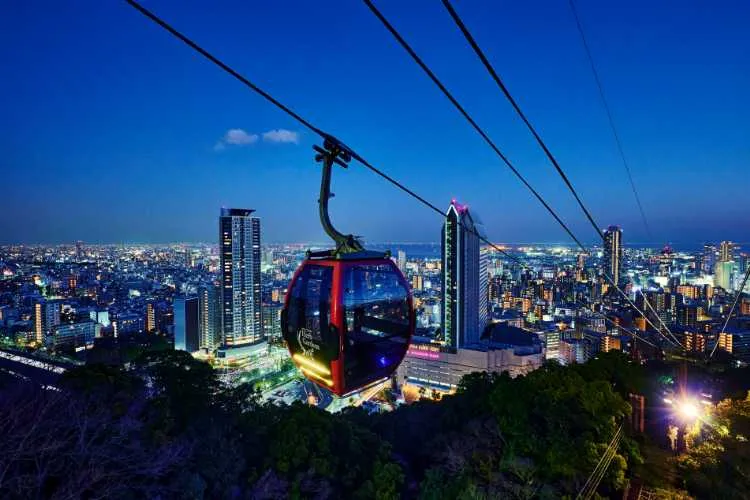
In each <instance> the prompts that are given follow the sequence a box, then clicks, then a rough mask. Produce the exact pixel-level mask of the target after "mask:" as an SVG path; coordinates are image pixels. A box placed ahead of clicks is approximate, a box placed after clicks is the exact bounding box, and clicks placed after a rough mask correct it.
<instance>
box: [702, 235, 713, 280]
mask: <svg viewBox="0 0 750 500" xmlns="http://www.w3.org/2000/svg"><path fill="white" fill-rule="evenodd" d="M715 265H716V245H714V244H712V243H706V244H705V245H703V255H702V259H701V271H702V272H704V273H705V274H711V273H713V271H714V266H715Z"/></svg>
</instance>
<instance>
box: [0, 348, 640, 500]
mask: <svg viewBox="0 0 750 500" xmlns="http://www.w3.org/2000/svg"><path fill="white" fill-rule="evenodd" d="M619 370H623V373H624V374H625V375H624V376H623V375H622V374H621V373H620V371H619ZM637 379H638V373H637V369H633V368H632V367H631V366H630V365H629V364H628V363H627V360H623V359H621V358H618V357H616V356H602V357H601V358H600V359H599V360H597V362H595V363H593V364H591V365H590V366H589V365H584V366H580V367H561V366H558V365H549V366H545V367H543V368H542V369H540V370H537V371H536V372H533V373H531V374H529V375H527V376H525V377H519V378H515V379H512V378H510V377H509V376H508V375H507V374H503V375H497V374H486V373H476V374H472V375H469V376H467V377H465V378H464V379H463V381H462V383H461V385H460V387H459V390H458V392H457V394H455V395H454V396H448V397H444V398H442V400H441V401H440V402H436V401H432V400H430V399H428V398H425V399H424V400H422V401H419V402H417V403H414V404H412V405H409V406H405V407H401V408H399V409H397V410H396V411H393V412H390V413H383V414H377V415H367V413H366V412H365V411H363V410H362V409H349V410H347V411H344V412H342V413H340V414H337V415H331V414H328V413H326V412H323V411H320V410H318V409H317V408H314V407H310V406H306V405H303V404H299V403H297V404H294V405H291V406H274V405H270V404H262V403H261V402H260V400H259V398H258V393H257V392H256V391H255V390H254V386H253V384H249V383H248V384H244V385H239V386H236V387H231V388H228V387H224V386H222V384H221V383H220V382H219V380H218V379H217V377H216V374H215V372H214V371H213V370H212V369H211V367H210V366H209V365H207V364H205V363H202V362H200V361H197V360H195V359H194V358H192V357H191V356H190V355H188V354H186V353H184V352H181V351H152V352H147V353H145V354H143V355H141V356H140V357H139V358H137V359H136V360H135V361H134V362H133V363H132V364H131V367H130V369H129V370H127V371H126V370H123V369H121V368H116V367H111V366H104V365H89V366H86V367H81V368H77V369H74V370H70V371H69V372H68V373H67V374H66V375H65V377H63V379H62V380H61V384H60V387H61V388H62V391H63V392H61V393H48V394H46V393H44V392H42V391H36V392H32V393H31V394H30V395H29V396H28V397H29V398H31V401H30V402H29V403H28V404H25V405H24V404H19V403H18V401H19V400H10V399H7V398H3V399H0V425H5V426H6V427H3V428H2V429H0V431H5V430H6V429H7V430H9V432H4V433H3V436H2V437H0V439H2V440H3V441H0V446H4V448H3V449H4V450H5V449H7V450H12V453H10V454H9V455H8V456H7V457H6V458H4V459H2V460H0V466H2V471H5V472H4V474H5V477H6V480H5V481H4V482H2V481H1V480H0V496H2V497H11V498H12V497H19V498H20V497H40V496H43V497H56V496H57V497H64V496H68V497H77V496H99V493H92V492H91V491H90V490H89V489H85V488H91V486H86V487H84V486H82V485H83V484H84V483H85V482H86V481H88V482H90V483H91V484H92V485H95V487H96V488H100V486H99V484H100V483H99V482H97V481H101V485H102V486H101V491H102V492H106V494H105V495H104V496H107V497H110V498H123V497H138V496H143V497H157V496H160V497H162V498H167V497H168V498H228V497H234V498H241V497H246V498H358V499H365V498H376V499H382V500H391V499H398V498H404V497H406V498H409V497H419V498H423V499H443V498H445V499H448V498H451V499H453V498H462V499H482V498H499V497H503V498H505V497H507V498H559V497H563V496H566V495H568V496H571V495H575V493H577V491H578V489H579V488H580V487H581V485H582V484H583V482H584V481H585V480H586V478H587V477H588V475H589V473H590V472H591V471H592V470H593V468H594V466H595V465H596V463H597V461H598V460H599V457H600V456H601V454H602V453H603V452H604V450H605V449H606V447H607V444H608V443H609V440H610V439H611V437H612V435H613V433H614V432H615V429H616V428H617V426H618V425H619V422H620V421H621V420H622V419H623V417H625V416H626V415H627V413H628V411H629V408H628V405H627V404H626V403H625V401H624V399H623V397H622V394H625V393H626V392H627V391H630V390H633V389H634V386H633V384H634V381H636V380H637ZM14 412H15V413H14ZM26 412H33V414H34V415H37V414H38V415H42V416H44V418H42V417H41V416H40V417H39V418H36V417H34V418H27V419H24V418H22V416H23V415H24V414H25V413H26ZM9 414H13V415H15V417H14V418H13V419H12V422H15V423H14V424H13V425H16V426H19V425H20V426H21V427H19V428H18V429H21V430H18V429H16V428H14V427H12V426H10V427H8V424H7V423H4V422H6V420H7V419H6V420H2V418H4V417H5V415H9ZM58 415H59V417H58ZM89 415H90V416H91V417H92V418H91V420H88V416H89ZM53 416H54V418H53ZM84 421H85V424H82V422H84ZM14 429H16V430H14ZM56 429H59V433H57V434H56ZM30 434H33V435H34V439H31V440H30V441H27V442H26V443H27V444H26V445H24V446H21V443H22V441H21V440H22V439H24V436H29V435H30ZM37 434H38V435H37ZM26 439H28V437H27V438H26ZM77 440H78V441H82V442H87V443H90V444H89V447H88V448H86V447H83V448H81V447H78V448H76V446H78V445H77V444H76V443H77ZM51 442H52V443H53V444H50V443H51ZM67 447H72V448H75V449H76V453H78V455H76V454H70V453H61V450H63V449H66V448H67ZM48 449H49V450H50V451H49V453H47V450H48ZM13 450H15V451H13ZM87 454H91V455H90V456H89V455H87ZM101 454H107V458H106V459H102V458H101ZM35 455H38V456H40V457H41V462H40V463H39V464H37V465H34V466H33V467H32V465H30V464H32V463H33V462H34V461H33V460H29V457H32V456H35ZM637 459H638V454H637V446H635V445H634V444H633V443H632V442H630V441H628V439H627V438H626V439H624V440H623V444H622V446H621V447H620V450H619V452H618V455H617V456H616V458H615V460H613V462H612V465H611V466H610V469H609V471H608V473H607V475H606V476H605V477H604V479H603V482H602V485H603V488H604V489H605V491H614V490H615V489H617V488H619V487H621V486H622V485H623V483H624V481H625V479H624V478H625V471H626V469H627V467H628V462H631V463H632V462H633V461H634V460H637ZM97 460H98V461H101V462H102V465H106V466H107V470H108V471H110V472H108V474H104V473H103V472H101V471H100V469H99V468H98V462H97ZM134 463H137V466H136V465H134ZM80 464H84V468H83V469H81V470H78V468H79V466H80ZM34 467H35V468H34ZM92 474H94V476H91V475H92ZM7 478H12V480H11V481H8V480H7ZM84 480H85V481H84ZM76 488H78V489H76Z"/></svg>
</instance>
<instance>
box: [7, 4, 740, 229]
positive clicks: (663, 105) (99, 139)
mask: <svg viewBox="0 0 750 500" xmlns="http://www.w3.org/2000/svg"><path fill="white" fill-rule="evenodd" d="M145 5H146V6H147V7H148V8H150V9H153V10H154V11H155V12H156V13H157V14H158V15H161V16H162V17H164V18H165V19H166V20H167V21H169V22H171V23H172V24H173V25H174V26H176V27H177V28H178V29H180V30H181V31H183V32H184V33H186V34H187V35H188V36H191V37H193V38H194V39H196V40H197V41H198V42H199V43H201V44H202V45H203V46H205V47H206V48H207V49H208V50H210V51H212V52H214V53H215V54H216V55H218V56H219V57H220V58H222V59H224V60H225V61H226V62H227V63H229V64H230V65H232V66H234V67H235V68H236V69H237V70H239V71H240V72H241V73H243V74H245V75H246V76H247V77H248V78H250V79H251V80H253V81H255V82H256V83H257V84H258V85H260V86H261V87H263V88H265V89H266V90H267V91H269V92H270V93H271V94H273V95H275V96H276V97H277V98H278V99H280V100H281V101H283V102H285V103H287V104H288V105H290V106H291V107H293V108H295V109H296V110H297V111H298V112H299V113H300V114H302V115H303V116H305V117H307V118H308V119H309V120H311V121H312V122H313V123H315V124H317V125H318V126H319V127H321V128H323V129H325V130H328V131H329V132H331V133H333V134H335V135H337V136H338V137H340V138H341V139H343V140H344V141H345V142H347V143H348V144H349V145H351V146H352V147H353V148H354V149H355V150H357V151H358V152H359V153H360V154H361V155H363V156H364V157H365V158H367V159H369V160H370V161H371V162H372V163H374V164H375V165H377V166H379V167H380V168H382V169H383V170H385V171H386V172H388V173H390V174H392V175H393V176H395V177H396V178H398V179H400V180H401V181H402V182H404V183H405V184H406V185H408V186H409V187H411V188H413V189H414V190H416V191H417V192H419V193H421V194H423V195H424V196H425V197H426V198H427V199H429V200H430V201H432V202H433V203H435V204H437V205H439V206H441V207H443V206H446V207H447V204H448V203H449V201H450V199H451V198H452V197H456V198H458V199H459V200H461V201H464V202H466V203H468V204H469V205H470V207H471V209H473V210H476V211H477V212H478V213H479V214H480V215H481V217H482V219H483V220H484V222H485V224H486V228H487V232H488V235H489V236H490V238H492V239H493V240H495V241H498V242H522V241H528V242H567V241H568V240H567V239H566V236H565V234H564V233H563V232H562V230H561V229H559V228H558V227H557V226H556V224H555V222H554V221H553V220H552V219H551V217H550V216H549V215H548V214H547V213H546V212H545V211H544V209H543V208H542V207H541V206H540V205H539V204H538V202H536V201H535V200H534V199H532V197H531V195H530V194H529V193H528V192H527V191H526V190H525V189H524V188H523V186H521V185H520V183H519V182H518V181H517V180H516V179H515V178H514V177H513V176H512V174H511V173H510V172H509V170H508V169H507V168H506V167H505V166H503V165H502V164H501V163H500V161H499V160H498V159H497V158H496V157H495V156H494V154H493V153H492V152H491V150H490V149H489V148H488V147H487V146H486V145H485V144H484V143H483V142H482V141H481V139H480V138H479V137H478V136H477V135H476V134H475V133H474V132H473V130H471V129H470V128H469V126H468V124H466V123H465V122H464V121H463V118H462V117H461V116H460V115H459V114H458V113H457V112H456V111H455V110H454V109H453V108H452V106H451V105H450V103H449V102H448V101H447V100H446V99H445V98H444V97H443V96H442V95H441V94H440V93H439V91H438V90H437V88H435V87H434V86H433V84H432V83H431V82H429V81H428V80H427V78H426V76H425V75H424V74H423V73H422V72H421V70H420V69H419V68H418V67H417V66H416V65H415V64H414V63H413V62H412V60H411V59H410V58H409V57H408V56H407V54H406V53H405V52H404V51H403V49H401V48H400V47H399V46H398V45H397V44H396V43H395V41H394V40H393V39H392V37H391V36H390V35H389V34H388V33H387V32H386V31H385V29H384V28H383V27H382V25H381V24H380V23H379V21H378V20H377V19H376V18H375V17H374V16H373V15H372V14H371V13H370V12H369V10H368V9H367V8H366V7H365V5H364V4H363V3H361V2H358V1H343V0H340V1H326V2H310V1H291V2H290V1H285V2H268V1H265V2H257V1H236V2H228V1H220V2H208V1H202V2H196V1H176V0H175V1H167V0H158V1H157V0H148V1H146V2H145ZM377 5H378V6H379V7H380V8H381V10H382V11H383V12H384V14H385V15H386V16H388V17H389V19H390V20H391V22H393V23H394V24H395V26H396V27H397V29H399V30H400V31H401V32H402V34H403V35H404V36H405V37H406V38H407V40H408V41H410V42H411V43H412V44H413V46H414V47H415V49H416V50H417V51H418V53H420V55H422V57H423V58H424V59H425V60H426V62H427V63H428V64H429V65H430V66H431V67H432V68H433V70H434V71H435V72H436V73H437V74H438V76H439V77H441V78H442V79H443V80H444V82H445V83H446V85H447V86H448V87H449V89H451V90H452V91H453V92H454V94H455V95H456V96H457V97H458V98H459V100H461V101H462V102H463V103H464V105H465V106H466V108H467V109H468V110H469V112H471V113H472V114H473V115H474V116H475V118H476V119H477V121H478V122H479V123H480V124H481V125H482V126H483V127H485V129H486V130H487V131H488V132H489V133H490V135H491V136H492V137H493V138H494V140H495V142H496V143H497V144H498V145H499V146H500V147H501V149H503V151H504V152H505V153H506V154H507V155H508V156H509V157H510V159H511V160H512V161H513V162H514V163H515V164H516V166H517V167H518V168H519V170H521V172H522V173H523V174H524V175H526V176H527V178H529V179H530V180H531V182H532V184H534V185H535V186H536V187H537V188H538V189H539V190H540V191H541V192H542V193H543V195H544V196H545V197H547V198H548V200H549V201H550V203H551V204H552V205H553V206H554V207H555V208H556V209H557V210H558V211H559V212H560V214H561V215H562V217H563V219H565V220H566V221H569V223H570V225H571V227H572V228H573V230H574V232H575V233H576V234H578V235H579V237H580V238H581V239H582V240H584V241H588V242H593V241H595V233H594V232H593V229H592V228H591V227H590V226H588V225H587V222H586V220H585V218H584V216H583V214H582V213H581V212H580V210H579V209H578V208H577V206H576V205H575V202H574V200H572V198H571V196H570V194H569V193H568V192H567V191H566V189H565V187H564V186H563V184H562V182H561V181H560V179H559V178H558V177H557V175H556V174H555V173H554V170H553V169H552V166H551V165H550V164H549V163H548V162H547V161H546V158H545V157H544V155H543V153H542V152H541V151H540V150H539V148H538V147H537V146H536V144H535V143H534V142H533V139H532V138H531V136H530V135H529V134H528V132H527V131H526V129H525V128H524V126H523V124H522V123H520V121H519V120H518V119H517V117H516V116H515V114H514V113H513V111H512V109H511V108H510V105H509V104H508V103H507V102H506V101H505V99H504V98H503V96H502V95H501V94H500V93H499V91H498V90H497V88H496V87H495V85H494V83H493V82H492V81H491V80H490V78H489V76H488V75H487V73H486V72H485V70H484V68H483V67H482V66H481V64H480V63H479V61H478V60H477V58H476V57H475V56H474V54H473V52H471V50H470V48H469V47H468V46H467V44H466V42H465V41H464V39H463V37H462V36H461V34H460V33H459V31H458V30H457V29H456V27H455V26H454V25H453V23H452V21H451V20H450V18H449V16H448V14H447V13H446V12H445V10H444V9H443V7H442V5H441V3H440V2H439V1H438V0H430V1H426V0H415V1H408V2H404V1H395V0H380V1H378V2H377ZM577 5H578V11H579V14H580V16H581V21H582V23H583V24H584V28H585V29H586V32H587V35H588V38H589V43H590V45H591V48H592V52H593V55H594V58H595V60H596V62H597V64H598V69H599V73H600V75H601V78H602V81H603V84H604V87H605V91H606V93H607V96H608V98H609V102H610V106H611V108H612V111H613V114H614V117H615V120H616V123H617V125H618V129H619V133H620V136H621V138H622V141H623V144H624V147H625V152H626V155H627V157H628V159H629V161H630V165H631V169H632V171H633V175H634V177H635V180H636V182H637V185H638V186H639V190H640V194H641V198H642V201H643V204H644V207H645V210H646V215H647V216H648V218H649V221H650V223H651V226H652V230H653V233H654V236H655V240H657V242H667V241H671V242H673V243H687V242H696V241H703V240H718V239H733V240H739V241H748V240H750V238H748V230H749V229H750V218H749V217H748V209H749V208H750V200H749V198H748V195H747V192H748V172H750V168H749V167H750V120H748V117H750V92H748V90H750V30H748V29H747V25H748V21H749V20H750V2H747V1H746V0H717V1H710V2H708V1H705V0H700V1H699V0H679V1H678V0H665V1H657V2H654V1H651V0H635V1H630V0H628V1H624V0H623V1H619V0H618V1H598V0H579V1H578V3H577ZM455 7H456V9H457V10H458V11H459V13H460V14H461V15H462V17H463V18H464V21H465V22H466V23H467V25H468V27H469V28H470V29H471V30H472V31H473V33H474V35H475V37H476V38H477V40H478V41H479V43H480V44H481V45H482V47H483V48H484V49H485V51H486V53H487V54H488V56H489V57H490V59H491V61H492V62H493V63H494V64H495V67H496V68H497V69H498V71H499V73H500V74H501V76H502V77H503V78H504V80H505V82H506V84H507V85H508V87H509V88H510V90H511V92H512V93H513V94H514V95H515V97H516V99H517V100H518V101H519V103H520V105H521V107H522V108H523V109H524V111H525V112H526V113H527V115H528V116H529V117H530V119H531V121H532V123H534V124H535V126H536V127H537V129H538V130H539V131H540V133H541V135H542V137H543V138H544V139H545V141H546V142H547V143H548V145H549V146H550V148H551V149H552V151H553V152H554V153H555V155H556V156H557V158H558V160H559V161H560V163H561V165H562V166H563V168H564V169H565V170H566V171H567V173H568V175H569V176H570V178H571V180H572V182H573V184H574V185H575V186H576V187H577V188H578V190H579V192H580V194H581V196H582V198H583V200H584V202H585V203H586V204H587V206H588V207H589V208H590V210H591V211H592V212H593V214H594V216H595V218H596V219H597V220H598V222H599V224H600V225H601V226H607V225H609V224H619V225H621V226H623V228H624V232H625V239H626V242H628V241H629V242H643V241H646V240H647V237H646V233H645V230H644V228H643V224H642V222H641V220H640V216H639V214H638V211H637V207H636V204H635V200H634V198H633V195H632V193H631V190H630V186H629V185H628V183H627V178H626V176H625V171H624V168H623V167H622V164H621V162H620V159H619V156H618V155H617V153H616V149H615V144H614V140H613V138H612V135H611V132H610V130H609V127H608V124H607V121H606V115H605V113H604V110H603V108H602V106H601V104H600V101H599V97H598V94H597V90H596V86H595V83H594V80H593V77H592V74H591V71H590V69H589V66H588V62H587V60H586V57H585V53H584V51H583V47H582V45H581V42H580V38H579V35H578V32H577V31H576V27H575V24H574V20H573V17H572V14H571V12H570V10H569V7H568V3H567V0H544V1H542V0H529V1H515V2H511V1H491V2H489V1H487V2H470V1H467V0H463V1H459V0H456V1H455ZM326 27H327V28H326ZM0 62H1V63H0V64H2V78H0V109H2V113H0V117H1V118H0V149H1V150H2V156H1V157H0V171H1V172H2V179H3V186H4V189H3V194H2V198H0V200H2V201H1V202H0V242H1V243H9V242H29V243H32V242H34V243H57V242H70V241H73V240H76V239H81V240H84V241H87V242H169V241H213V240H215V239H216V238H217V233H218V225H217V216H218V212H219V208H220V207H221V206H236V207H246V208H254V209H256V210H257V213H258V215H259V216H260V217H262V219H263V238H264V240H265V241H266V242H274V241H307V240H316V241H322V240H323V233H322V230H321V229H320V227H319V224H318V221H317V210H316V200H317V194H318V187H319V186H318V183H319V168H318V167H317V166H316V164H314V163H313V160H312V150H311V146H312V144H313V143H314V142H315V141H316V137H314V136H313V135H312V134H311V133H309V132H306V131H304V130H302V128H301V126H299V125H298V124H297V123H295V122H294V121H293V120H292V119H291V118H289V117H287V116H286V115H284V114H282V113H281V112H280V111H278V110H277V109H276V108H274V107H272V106H271V105H270V104H268V103H267V102H265V101H264V100H262V99H261V98H259V97H258V96H256V95H255V94H253V93H251V92H250V91H249V90H247V89H246V88H245V87H243V86H242V85H240V84H239V83H238V82H236V81H235V80H233V79H232V78H231V77H229V76H228V75H226V74H225V73H223V72H221V71H220V70H218V69H217V68H216V67H214V66H213V65H211V64H210V63H208V62H207V61H205V60H204V59H202V58H201V57H200V56H198V55H197V54H195V53H194V52H192V51H191V50H189V49H188V48H187V47H186V46H184V45H183V44H182V43H181V42H179V41H177V40H176V39H174V38H172V37H171V36H170V35H168V34H167V33H166V32H164V31H163V30H161V29H160V28H158V27H157V26H156V25H154V24H153V23H151V22H150V21H148V20H147V19H146V18H144V17H143V16H141V15H140V14H139V13H137V12H136V11H135V10H133V9H132V8H131V7H129V6H128V5H127V4H125V3H124V2H120V1H106V2H101V1H94V0H88V1H83V0H81V1H69V2H53V1H21V0H11V1H10V2H5V5H4V8H3V14H2V16H1V17H0ZM232 129H241V131H239V130H235V131H234V132H229V131H230V130H232ZM278 130H282V131H290V132H292V133H286V132H281V133H279V132H278ZM269 131H277V132H275V133H271V134H268V135H266V136H264V135H263V134H264V133H267V132H269ZM295 138H296V139H297V142H296V143H295V142H290V140H291V139H295ZM333 190H334V191H335V192H336V194H337V196H336V198H335V199H334V200H332V218H333V220H334V223H335V224H336V225H337V226H340V229H342V230H344V231H352V232H355V233H357V234H362V235H364V236H365V237H366V238H367V239H368V240H369V241H414V242H418V241H437V240H438V237H439V236H438V235H439V231H440V226H441V221H440V218H439V217H438V216H437V215H436V214H434V213H432V212H430V211H429V210H427V209H426V208H424V207H422V206H421V205H419V204H418V203H417V202H416V201H415V200H412V199H410V198H407V197H406V196H405V195H403V194H402V193H400V192H398V191H397V190H396V189H395V188H393V187H392V186H390V185H389V184H387V183H385V182H384V181H382V180H380V179H379V178H377V177H376V176H375V175H374V174H372V173H370V172H369V171H367V170H366V169H364V168H363V167H361V166H358V165H357V164H353V165H352V167H351V168H350V169H349V170H348V171H341V170H339V171H336V172H335V173H334V185H333Z"/></svg>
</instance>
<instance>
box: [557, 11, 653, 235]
mask: <svg viewBox="0 0 750 500" xmlns="http://www.w3.org/2000/svg"><path fill="white" fill-rule="evenodd" d="M568 3H569V5H570V10H571V12H573V17H574V18H575V21H576V27H577V28H578V33H579V34H580V35H581V42H582V44H583V49H584V51H585V52H586V58H587V59H588V61H589V66H590V67H591V73H592V74H593V75H594V81H595V82H596V87H597V88H598V89H599V97H600V99H601V102H602V106H603V107H604V111H605V113H606V114H607V120H608V121H609V128H610V129H611V130H612V136H613V137H614V138H615V144H616V146H617V152H618V154H619V155H620V159H621V160H622V165H623V166H624V167H625V172H626V173H627V174H628V180H629V181H630V187H631V188H632V190H633V196H634V197H635V202H636V204H637V205H638V211H639V212H640V213H641V219H642V220H643V226H644V227H645V228H646V234H647V236H648V238H649V240H652V242H653V239H654V237H653V234H652V233H651V226H650V225H649V223H648V219H646V212H645V211H644V210H643V204H642V203H641V197H640V196H639V195H638V189H636V186H635V181H634V180H633V174H632V172H631V171H630V165H629V164H628V161H627V159H626V158H625V151H624V150H623V147H622V141H620V134H618V133H617V127H615V120H614V118H613V116H612V110H611V109H610V107H609V103H608V102H607V98H606V97H605V94H604V86H603V85H602V81H601V78H599V72H598V71H597V69H596V64H594V57H593V56H592V55H591V49H590V48H589V44H588V41H587V40H586V34H585V32H584V31H583V25H582V24H581V20H580V18H579V17H578V9H576V6H575V1H574V0H568Z"/></svg>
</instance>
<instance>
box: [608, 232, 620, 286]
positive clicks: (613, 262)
mask: <svg viewBox="0 0 750 500" xmlns="http://www.w3.org/2000/svg"><path fill="white" fill-rule="evenodd" d="M621 266H622V229H620V228H619V227H618V226H609V227H608V228H607V230H606V231H604V272H605V273H606V274H607V275H608V276H609V278H610V279H611V280H612V282H614V284H615V285H617V286H619V285H620V280H621V279H622V268H621ZM605 282H606V283H607V284H609V280H608V279H606V278H605Z"/></svg>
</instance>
